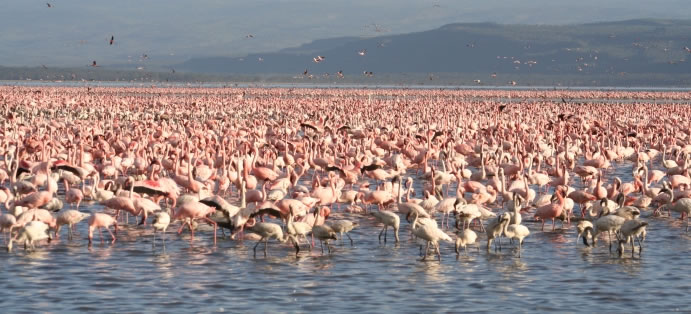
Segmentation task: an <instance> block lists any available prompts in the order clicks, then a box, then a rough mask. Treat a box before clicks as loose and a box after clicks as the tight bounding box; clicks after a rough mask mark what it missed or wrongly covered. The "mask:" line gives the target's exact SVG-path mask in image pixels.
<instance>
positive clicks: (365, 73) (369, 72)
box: [363, 71, 374, 77]
mask: <svg viewBox="0 0 691 314" xmlns="http://www.w3.org/2000/svg"><path fill="white" fill-rule="evenodd" d="M363 74H364V75H365V76H367V77H372V76H374V72H372V71H364V72H363Z"/></svg>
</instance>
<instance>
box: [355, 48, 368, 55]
mask: <svg viewBox="0 0 691 314" xmlns="http://www.w3.org/2000/svg"><path fill="white" fill-rule="evenodd" d="M357 54H359V55H361V56H364V55H366V54H367V49H362V50H360V51H358V52H357Z"/></svg>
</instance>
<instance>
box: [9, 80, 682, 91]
mask: <svg viewBox="0 0 691 314" xmlns="http://www.w3.org/2000/svg"><path fill="white" fill-rule="evenodd" d="M0 85H6V86H29V87H152V86H155V87H163V88H173V87H185V88H226V87H233V88H319V89H323V88H343V89H353V88H355V89H374V90H376V89H437V90H438V89H444V90H466V89H470V90H473V89H477V90H516V91H520V90H543V91H550V90H564V91H583V90H599V91H629V92H640V91H655V92H686V91H691V88H690V87H673V86H670V87H659V86H628V87H627V86H599V87H592V86H547V85H535V86H520V85H518V86H507V85H496V86H494V85H404V84H343V83H338V82H333V83H273V82H252V83H248V82H194V83H192V82H118V81H40V80H24V81H11V80H5V81H3V80H0Z"/></svg>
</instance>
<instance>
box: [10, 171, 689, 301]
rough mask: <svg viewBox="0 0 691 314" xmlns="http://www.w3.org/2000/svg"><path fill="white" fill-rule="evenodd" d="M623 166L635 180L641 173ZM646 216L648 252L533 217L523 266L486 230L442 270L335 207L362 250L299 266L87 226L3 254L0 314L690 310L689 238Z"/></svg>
mask: <svg viewBox="0 0 691 314" xmlns="http://www.w3.org/2000/svg"><path fill="white" fill-rule="evenodd" d="M615 165H616V166H617V171H616V174H619V175H621V177H622V179H624V181H628V180H630V173H631V171H630V170H631V163H629V162H627V163H624V164H616V163H615ZM626 174H629V177H626ZM607 177H608V178H610V177H613V176H611V175H607ZM418 181H420V180H418ZM577 181H579V182H580V180H577ZM420 190H421V189H420V188H419V186H418V191H420ZM451 190H453V188H452V189H451ZM85 210H90V211H100V210H102V207H101V206H100V205H94V204H91V205H87V206H86V208H85ZM495 211H496V210H495ZM574 212H576V210H575V211H574ZM650 213H651V212H650V211H647V212H644V214H643V215H642V216H643V218H644V219H647V220H648V221H649V223H650V225H649V228H648V237H647V239H646V241H645V242H644V250H643V252H642V255H640V256H639V255H638V253H636V255H634V256H633V257H632V256H631V254H630V251H626V253H625V254H624V255H623V256H622V257H619V256H618V255H617V254H616V252H614V253H612V254H610V253H609V250H608V246H607V241H606V240H604V238H601V241H599V242H598V246H597V247H596V248H586V247H584V245H583V244H582V242H580V241H579V242H578V243H577V242H576V231H575V223H572V226H571V227H568V225H567V227H568V228H567V229H557V231H555V232H552V231H551V225H549V223H548V224H547V226H546V228H545V230H546V231H545V232H541V231H540V230H539V229H540V225H539V223H537V222H534V221H533V220H532V219H531V218H529V217H527V216H526V215H524V219H525V220H528V221H527V222H524V224H525V225H527V226H528V227H529V228H530V230H531V235H530V236H529V237H528V238H527V239H526V242H525V245H524V247H523V250H524V251H523V254H522V258H520V259H519V258H517V257H516V256H515V252H514V245H510V244H508V243H507V241H505V240H504V249H503V250H501V251H499V252H496V253H495V252H494V250H492V251H490V252H487V251H486V250H485V249H484V248H485V243H486V240H485V239H486V238H485V235H484V234H480V233H478V234H479V235H480V236H479V239H478V241H479V246H480V248H481V249H480V250H479V252H478V251H477V250H476V249H475V248H474V247H473V248H470V250H469V254H468V256H465V255H463V254H462V255H461V256H460V257H459V258H458V259H457V258H456V254H455V252H454V248H453V244H449V243H442V245H441V251H442V261H441V262H438V261H437V260H435V259H432V258H430V259H429V260H428V261H424V262H423V261H420V256H419V246H418V244H417V243H416V242H415V241H414V240H412V239H411V238H410V225H409V224H408V223H407V222H405V220H404V219H401V226H402V227H401V231H400V236H401V243H400V244H399V245H394V244H393V241H391V240H392V237H391V233H389V240H390V241H389V242H388V243H387V244H384V243H380V242H379V241H378V239H377V235H378V233H379V231H380V228H381V227H380V226H378V225H376V223H375V222H374V221H373V218H372V217H369V216H364V215H362V216H360V215H352V214H343V213H342V212H339V211H337V210H336V211H333V212H332V217H331V218H338V217H344V216H345V217H347V218H350V219H355V220H358V221H359V222H360V224H361V225H360V226H359V227H358V228H356V229H355V230H353V231H352V232H351V237H352V238H353V240H354V241H355V246H353V247H351V246H350V245H349V243H348V240H347V238H346V242H345V244H344V245H341V244H340V242H339V241H337V242H336V243H335V246H334V250H333V252H332V254H331V255H328V254H325V255H322V254H321V252H320V250H319V249H318V243H317V249H315V250H313V251H312V252H311V253H310V252H308V251H307V250H306V247H305V246H303V250H302V251H301V253H300V255H299V257H298V258H296V257H295V254H294V249H293V248H292V247H291V246H289V245H288V244H279V243H277V242H275V240H272V241H270V242H269V256H268V257H266V258H264V256H263V253H262V252H261V250H260V249H261V248H262V247H263V246H260V247H259V249H258V254H257V257H256V258H254V257H253V254H252V247H253V246H254V244H255V242H254V241H247V240H246V241H244V242H243V241H231V240H229V239H227V238H223V239H222V238H220V236H221V233H220V231H219V240H218V244H217V245H216V246H213V239H212V236H213V232H212V231H209V229H208V227H203V228H202V229H201V230H200V231H199V232H197V233H195V240H194V242H190V236H189V233H188V231H187V230H185V231H184V232H183V233H182V235H181V236H179V235H177V234H175V231H176V229H177V226H178V224H175V225H172V226H171V227H170V228H169V229H168V234H167V241H166V245H165V249H164V248H163V246H162V245H161V243H160V242H158V243H157V245H156V248H155V249H152V243H151V240H152V238H151V235H152V233H151V232H152V231H151V229H149V228H144V227H143V226H134V225H127V226H124V227H123V228H122V229H121V230H120V232H118V235H117V236H118V239H117V242H115V244H113V245H111V244H109V243H106V244H101V243H100V242H98V235H95V239H94V240H95V242H94V245H93V246H92V247H91V248H89V247H88V246H87V240H86V235H87V232H86V224H85V223H82V224H80V225H79V226H78V232H79V235H77V236H75V238H74V239H73V240H72V241H69V240H67V232H66V231H65V230H64V229H63V231H62V237H61V238H60V239H59V240H58V241H54V242H52V243H50V244H42V245H39V246H38V247H37V249H36V251H34V252H27V251H24V250H23V249H22V248H21V246H15V248H16V249H15V251H14V252H12V253H8V252H6V251H5V250H4V249H3V250H1V251H0V261H2V266H0V269H2V274H1V275H0V276H1V277H0V278H2V279H1V280H0V291H2V297H1V298H0V306H1V307H2V308H3V309H4V310H3V312H24V313H36V312H74V311H103V312H165V313H177V312H253V313H266V312H313V311H328V312H355V311H361V312H393V311H397V312H398V311H400V312H404V313H419V312H474V313H477V312H499V311H508V312H528V311H531V312H532V311H540V312H542V311H560V312H561V311H567V312H627V313H630V312H653V311H655V312H661V311H664V312H671V311H680V312H689V311H691V307H690V306H689V305H688V302H687V300H688V296H689V292H690V291H691V272H689V270H691V259H690V258H689V257H690V256H691V233H690V234H686V233H685V232H684V226H685V225H684V224H682V223H681V222H680V221H679V220H678V219H670V218H666V217H663V218H652V217H648V216H649V215H650ZM346 215H347V216H346ZM675 218H678V215H676V216H675ZM452 224H453V223H452ZM558 226H559V224H558ZM104 235H106V236H107V233H104ZM107 237H108V236H107ZM627 250H628V247H627Z"/></svg>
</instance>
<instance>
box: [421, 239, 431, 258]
mask: <svg viewBox="0 0 691 314" xmlns="http://www.w3.org/2000/svg"><path fill="white" fill-rule="evenodd" d="M427 251H429V241H427V245H425V256H423V257H422V260H421V261H424V260H425V259H427Z"/></svg>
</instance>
